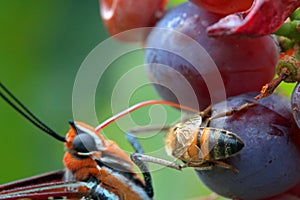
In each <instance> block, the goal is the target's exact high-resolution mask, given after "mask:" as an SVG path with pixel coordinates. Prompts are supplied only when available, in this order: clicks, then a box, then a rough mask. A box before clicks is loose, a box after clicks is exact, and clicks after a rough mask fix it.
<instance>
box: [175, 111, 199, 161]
mask: <svg viewBox="0 0 300 200" xmlns="http://www.w3.org/2000/svg"><path fill="white" fill-rule="evenodd" d="M201 123H202V117H201V116H200V115H195V116H193V117H192V118H190V119H189V120H187V121H185V122H184V123H181V124H178V128H177V129H176V132H177V134H176V140H177V142H176V147H175V149H174V151H173V153H174V155H176V157H179V156H181V155H183V154H184V153H185V152H186V151H187V149H188V148H189V146H190V145H191V144H192V142H193V141H194V139H195V136H196V135H197V134H196V133H197V132H198V130H199V127H200V125H201Z"/></svg>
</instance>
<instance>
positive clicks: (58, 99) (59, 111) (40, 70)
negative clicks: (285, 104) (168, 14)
mask: <svg viewBox="0 0 300 200" xmlns="http://www.w3.org/2000/svg"><path fill="white" fill-rule="evenodd" d="M181 1H183V0H181ZM177 3H179V1H175V0H173V1H170V5H171V4H177ZM0 26H1V28H0V69H1V70H0V80H1V82H2V83H4V84H5V85H6V86H7V87H8V88H9V89H10V90H11V91H12V92H13V93H14V94H16V96H17V97H19V98H20V99H21V100H22V101H23V102H24V103H25V105H27V106H28V107H29V108H30V110H31V111H32V112H33V113H35V114H36V115H37V116H38V117H39V118H40V119H42V120H43V121H44V122H45V123H46V124H48V125H49V126H50V127H52V128H53V129H54V130H56V131H57V132H59V133H60V134H61V135H64V134H65V133H66V132H67V131H68V129H69V127H68V123H67V122H68V120H70V119H72V117H73V115H72V90H73V84H74V80H75V76H76V73H77V71H78V69H79V67H80V65H81V63H82V62H83V60H84V59H85V57H86V56H87V55H88V54H89V52H90V51H91V50H93V48H94V47H95V46H97V45H98V44H99V43H100V42H101V41H103V40H105V39H106V38H108V37H109V36H108V34H107V32H106V30H105V28H104V27H103V24H102V21H101V18H100V14H99V2H98V1H97V0H90V1H82V0H64V1H61V0H43V1H38V0H26V1H23V0H1V1H0ZM99 63H101V60H99ZM141 63H143V54H142V52H136V53H132V54H129V55H127V56H124V57H122V59H120V60H118V61H116V62H115V63H113V65H112V66H111V67H109V69H108V70H107V71H106V72H105V74H104V76H103V77H101V80H100V82H99V86H98V89H97V94H96V110H97V115H98V118H99V121H103V120H105V119H106V118H108V117H109V116H111V115H112V111H111V104H110V102H111V95H112V91H113V89H114V85H115V83H116V81H117V80H118V78H120V77H121V76H122V74H124V73H126V72H127V71H128V70H130V68H131V67H133V66H134V65H138V64H141ZM145 78H147V77H146V75H145ZM128 84H130V83H128ZM290 88H291V87H290ZM286 93H287V94H289V93H290V89H289V90H287V91H286ZM149 99H160V97H159V96H157V94H156V93H155V91H154V89H153V88H152V87H151V86H145V87H142V88H140V89H139V90H138V91H136V93H134V94H133V95H132V97H131V99H130V105H133V104H135V103H137V102H140V101H143V100H149ZM121 100H122V99H121ZM127 101H128V99H126V102H127ZM143 112H144V110H143V109H142V110H141V111H139V112H137V113H135V114H133V117H134V118H135V119H136V120H137V123H138V124H139V125H143V124H147V123H149V120H150V119H149V118H148V117H147V116H145V114H144V113H143ZM168 116H170V118H168V121H170V122H172V121H174V120H175V119H176V118H177V117H178V113H177V112H176V111H175V110H173V109H168ZM85 119H88V116H85ZM85 122H86V123H89V121H88V120H87V121H85ZM91 125H93V126H96V125H97V124H91ZM0 129H1V135H0V152H1V161H0V162H1V163H0V184H2V183H6V182H9V181H14V180H17V179H21V178H25V177H29V176H33V175H37V174H40V173H45V172H50V171H54V170H57V169H62V168H63V164H62V157H63V154H64V149H63V144H62V143H60V142H58V141H55V140H54V139H53V138H51V137H49V136H47V135H45V134H44V133H42V132H41V131H40V130H38V129H37V128H35V127H34V126H33V125H32V124H30V123H29V122H28V121H26V120H25V119H24V118H23V117H21V116H20V115H19V114H17V113H16V112H15V111H14V110H13V109H12V108H10V107H9V106H8V105H7V104H6V103H4V101H1V100H0ZM105 133H106V136H107V137H108V138H110V139H112V140H115V141H116V142H117V143H118V144H119V145H120V146H121V147H122V148H123V149H124V150H126V151H128V152H132V148H131V147H130V146H129V144H128V143H127V141H126V139H125V137H124V134H123V131H122V130H120V129H119V128H118V127H117V126H116V125H114V124H112V125H111V126H109V127H108V128H107V129H105ZM142 144H143V145H144V148H145V151H146V152H147V151H153V150H155V149H158V148H162V147H163V134H158V135H155V137H151V138H150V139H149V140H147V141H146V140H145V141H142ZM164 156H165V155H164ZM152 175H153V181H154V183H153V184H154V189H155V199H158V200H160V199H173V200H183V199H191V198H193V197H197V196H205V195H207V194H210V191H209V190H208V189H207V188H206V187H205V186H203V185H202V184H201V182H200V181H199V180H198V178H197V177H196V175H195V173H194V171H193V170H192V169H185V170H184V171H182V172H178V171H176V170H172V169H168V168H163V169H160V170H155V171H154V172H153V173H152Z"/></svg>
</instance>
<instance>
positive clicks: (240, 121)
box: [197, 93, 300, 200]
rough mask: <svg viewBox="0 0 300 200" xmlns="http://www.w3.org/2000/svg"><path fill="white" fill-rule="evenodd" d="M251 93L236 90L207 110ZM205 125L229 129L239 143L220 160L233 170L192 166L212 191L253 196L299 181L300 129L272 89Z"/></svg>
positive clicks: (236, 103)
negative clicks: (267, 94)
mask: <svg viewBox="0 0 300 200" xmlns="http://www.w3.org/2000/svg"><path fill="white" fill-rule="evenodd" d="M255 95H257V93H247V94H242V95H239V96H235V97H232V98H229V99H228V100H227V101H226V102H221V103H218V104H216V105H215V106H213V108H212V109H213V112H212V115H216V114H217V113H220V112H223V111H224V110H228V109H230V108H238V107H239V106H241V105H243V104H244V103H249V102H256V101H254V100H253V97H255ZM225 103H227V108H226V107H225ZM222 120H224V121H222ZM222 122H224V124H223V123H222ZM211 127H215V128H222V129H225V130H229V131H231V132H233V133H235V134H237V135H238V136H239V137H241V138H242V140H243V141H244V143H245V147H244V149H243V150H242V151H241V152H240V153H239V154H238V155H236V156H234V157H232V158H230V159H227V160H225V162H226V163H229V164H231V165H232V166H234V167H236V168H237V169H238V170H239V172H238V173H237V174H235V173H234V172H232V171H230V170H226V169H221V168H219V167H214V168H213V169H212V170H208V171H197V174H198V176H199V177H200V179H201V180H202V181H203V182H204V184H206V185H207V186H208V187H209V188H210V189H211V190H213V191H214V192H216V193H218V194H220V195H222V196H225V197H229V198H233V197H234V198H237V199H247V200H252V199H253V200H256V199H263V198H268V197H272V196H275V195H279V194H281V193H283V192H285V191H287V190H289V189H291V188H292V187H293V186H294V185H296V184H297V183H300V167H299V166H300V152H299V149H300V148H299V147H300V145H299V141H300V134H299V129H298V127H297V126H296V124H295V121H294V119H293V116H292V113H291V108H290V103H289V100H288V99H286V98H285V97H282V96H279V95H275V94H273V95H271V96H270V97H266V98H264V99H261V100H259V101H257V105H255V106H252V107H249V108H247V109H246V110H243V111H241V112H238V113H235V114H234V115H233V116H229V117H225V118H220V119H215V120H213V121H212V123H211Z"/></svg>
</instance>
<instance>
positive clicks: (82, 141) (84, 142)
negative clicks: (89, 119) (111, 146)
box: [72, 133, 97, 153]
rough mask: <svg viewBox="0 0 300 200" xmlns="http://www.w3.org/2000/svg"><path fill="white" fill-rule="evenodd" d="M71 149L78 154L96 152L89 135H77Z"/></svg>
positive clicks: (94, 143)
mask: <svg viewBox="0 0 300 200" xmlns="http://www.w3.org/2000/svg"><path fill="white" fill-rule="evenodd" d="M72 145H73V149H74V150H75V151H77V152H80V153H89V152H91V151H96V150H97V148H96V142H95V140H94V138H93V137H92V136H90V135H89V134H84V133H82V134H79V135H77V136H76V137H75V138H74V140H73V142H72Z"/></svg>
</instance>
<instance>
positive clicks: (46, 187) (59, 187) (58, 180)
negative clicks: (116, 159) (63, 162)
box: [0, 170, 89, 200]
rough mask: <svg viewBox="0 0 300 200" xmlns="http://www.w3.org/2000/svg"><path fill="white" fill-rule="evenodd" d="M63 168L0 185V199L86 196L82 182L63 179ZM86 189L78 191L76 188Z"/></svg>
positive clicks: (84, 184) (86, 190) (79, 197)
mask: <svg viewBox="0 0 300 200" xmlns="http://www.w3.org/2000/svg"><path fill="white" fill-rule="evenodd" d="M64 172H65V171H64V170H60V171H55V172H50V173H46V174H42V175H37V176H33V177H30V178H26V179H22V180H18V181H15V182H11V183H7V184H4V185H1V186H0V199H11V200H12V199H48V198H50V197H56V198H62V197H63V198H68V199H81V198H82V197H85V196H88V191H89V189H88V188H87V187H86V186H87V183H84V182H66V181H64ZM82 186H85V187H86V189H85V190H82V189H81V190H82V191H79V190H78V188H79V187H82Z"/></svg>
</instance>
